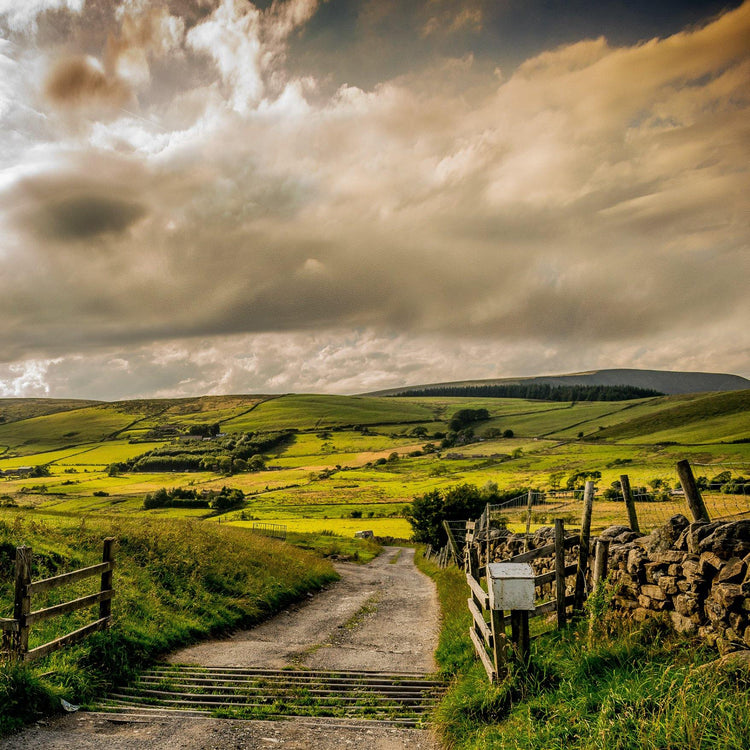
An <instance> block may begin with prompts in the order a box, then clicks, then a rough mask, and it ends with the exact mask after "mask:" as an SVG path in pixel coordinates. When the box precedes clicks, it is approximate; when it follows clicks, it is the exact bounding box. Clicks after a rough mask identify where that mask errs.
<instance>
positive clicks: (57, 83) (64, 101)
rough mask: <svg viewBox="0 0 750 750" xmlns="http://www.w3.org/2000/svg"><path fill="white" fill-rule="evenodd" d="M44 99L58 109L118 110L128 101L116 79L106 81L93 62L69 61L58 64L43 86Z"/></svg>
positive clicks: (69, 59) (82, 60) (123, 89)
mask: <svg viewBox="0 0 750 750" xmlns="http://www.w3.org/2000/svg"><path fill="white" fill-rule="evenodd" d="M45 94H46V95H47V98H48V99H49V100H50V101H51V102H52V103H53V104H55V105H57V106H60V107H82V106H84V107H85V106H92V105H94V106H112V107H120V106H122V105H123V104H125V102H126V101H127V100H128V98H129V97H130V92H129V91H128V88H127V87H126V86H125V85H123V83H122V82H121V81H119V80H118V79H116V78H115V79H113V78H109V77H107V75H106V74H105V73H104V70H102V68H101V67H100V66H99V65H98V64H97V62H96V61H95V60H92V59H91V58H89V57H71V58H67V59H64V60H60V61H59V62H58V63H57V64H56V65H55V67H54V68H53V69H52V71H51V72H50V75H49V78H48V79H47V81H46V85H45Z"/></svg>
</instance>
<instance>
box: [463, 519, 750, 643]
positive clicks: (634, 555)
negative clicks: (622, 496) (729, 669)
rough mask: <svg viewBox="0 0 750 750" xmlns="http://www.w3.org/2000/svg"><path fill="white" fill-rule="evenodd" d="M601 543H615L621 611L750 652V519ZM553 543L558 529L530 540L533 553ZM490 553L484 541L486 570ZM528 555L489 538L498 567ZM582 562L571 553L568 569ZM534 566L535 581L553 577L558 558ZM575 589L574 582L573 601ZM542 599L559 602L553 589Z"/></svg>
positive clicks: (500, 538)
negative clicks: (658, 616) (659, 618)
mask: <svg viewBox="0 0 750 750" xmlns="http://www.w3.org/2000/svg"><path fill="white" fill-rule="evenodd" d="M571 531H572V530H571ZM599 538H601V539H607V540H609V542H610V549H609V582H610V586H611V588H612V590H613V592H614V596H613V603H614V606H615V608H616V609H618V610H620V611H622V612H626V613H628V614H629V615H630V616H632V617H633V618H635V619H636V620H644V619H646V618H647V617H650V616H652V615H654V614H655V613H664V615H666V616H668V617H669V618H670V619H671V621H672V624H673V625H674V627H675V629H676V630H678V631H680V632H683V633H688V634H693V633H695V634H697V635H699V636H700V637H701V638H703V639H704V640H705V641H707V642H709V643H710V644H711V645H716V646H717V647H718V648H719V650H720V651H721V652H722V653H729V652H731V651H738V650H742V649H750V520H744V521H733V522H727V521H716V522H711V523H707V522H698V523H690V522H689V521H688V519H687V518H685V516H682V515H678V516H674V517H673V518H671V519H670V520H669V521H668V522H667V523H666V524H665V525H664V526H662V527H660V528H658V529H656V530H655V531H653V532H652V533H651V534H649V535H647V536H641V535H640V534H637V533H635V532H633V531H631V530H630V529H629V528H628V527H626V526H611V527H610V528H608V529H606V530H605V531H604V532H602V534H601V535H600V537H599ZM552 541H554V529H553V528H551V527H543V528H541V529H539V530H538V531H536V532H535V534H534V535H533V536H532V537H531V538H530V539H529V544H528V548H529V549H538V548H539V547H543V546H545V545H547V544H549V543H551V542H552ZM594 543H595V539H594V540H592V550H591V555H590V556H589V571H588V574H587V580H588V584H589V586H590V585H591V565H593V557H594V554H593V553H594ZM486 549H487V545H486V538H485V539H482V538H481V536H480V538H479V539H478V540H477V542H476V543H475V545H474V554H476V555H477V558H478V562H479V564H480V565H484V563H485V561H486ZM524 551H525V537H524V535H523V534H509V533H508V532H503V531H498V530H492V531H491V532H490V560H491V561H496V562H502V561H503V560H508V559H509V558H511V557H513V556H514V555H518V554H520V553H521V552H524ZM577 559H578V548H577V547H574V548H572V549H570V550H567V551H566V555H565V561H566V564H570V563H572V562H576V561H577ZM531 565H532V567H533V568H534V573H535V574H536V575H541V574H542V573H548V572H550V571H552V570H554V557H553V556H552V555H550V556H545V557H540V558H537V559H536V560H534V561H533V562H532V563H531ZM573 582H574V579H573V578H569V579H568V584H569V585H568V591H567V593H569V594H570V593H572V586H573ZM538 594H539V595H540V596H541V597H542V598H549V597H553V596H554V583H551V584H548V585H547V586H545V587H544V589H542V590H541V591H539V592H538Z"/></svg>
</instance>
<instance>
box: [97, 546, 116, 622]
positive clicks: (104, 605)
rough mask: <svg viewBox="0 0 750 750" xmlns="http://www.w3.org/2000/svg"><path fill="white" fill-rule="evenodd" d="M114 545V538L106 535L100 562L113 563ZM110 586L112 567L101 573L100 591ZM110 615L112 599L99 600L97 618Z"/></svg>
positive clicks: (108, 588) (106, 589)
mask: <svg viewBox="0 0 750 750" xmlns="http://www.w3.org/2000/svg"><path fill="white" fill-rule="evenodd" d="M114 547H115V539H114V537H111V536H108V537H107V538H106V539H105V540H104V551H103V553H102V562H105V563H107V562H108V563H112V565H114V562H115V555H114ZM111 588H112V569H111V568H110V570H107V571H105V572H104V573H102V582H101V589H100V590H101V591H109V590H110V589H111ZM111 616H112V600H111V599H104V600H103V601H101V602H99V619H100V620H101V619H102V618H103V617H107V618H109V617H111Z"/></svg>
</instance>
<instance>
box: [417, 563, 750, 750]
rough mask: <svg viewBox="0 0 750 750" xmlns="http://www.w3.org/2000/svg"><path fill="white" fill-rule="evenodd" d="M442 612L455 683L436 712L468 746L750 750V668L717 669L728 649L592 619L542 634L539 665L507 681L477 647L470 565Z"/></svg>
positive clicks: (654, 625) (454, 740) (445, 665)
mask: <svg viewBox="0 0 750 750" xmlns="http://www.w3.org/2000/svg"><path fill="white" fill-rule="evenodd" d="M417 562H418V565H419V566H420V568H421V569H422V570H424V571H425V572H426V573H427V574H428V575H430V576H432V577H433V578H434V579H435V582H436V584H437V587H438V595H439V598H440V604H441V610H442V629H441V635H440V644H439V647H438V650H437V653H436V657H437V659H438V663H439V665H440V669H441V671H442V672H443V674H444V675H446V676H448V677H452V678H453V682H452V686H451V689H450V690H449V692H448V694H447V696H446V698H445V699H444V700H443V701H442V703H441V705H440V706H439V707H438V709H437V711H436V717H435V718H436V724H437V729H438V732H439V734H440V735H441V739H442V740H443V742H444V743H445V746H446V747H448V748H455V749H456V750H459V749H460V750H486V749H487V748H493V749H497V750H502V749H506V750H517V749H518V750H521V749H526V750H599V748H607V750H641V749H643V750H657V749H659V750H663V749H664V748H680V749H681V750H740V749H741V748H746V747H748V746H750V691H748V688H750V670H747V669H745V670H737V669H732V668H718V667H716V668H714V667H709V668H705V667H703V665H704V664H705V663H707V662H708V661H710V660H712V659H714V658H715V657H716V654H715V653H713V652H711V651H710V650H708V649H707V648H704V647H700V646H698V644H697V643H696V642H692V641H689V640H685V639H683V638H681V637H678V636H676V635H674V634H673V633H671V632H669V630H668V628H666V627H663V626H662V625H660V624H659V623H658V622H653V621H652V622H649V623H646V624H644V625H642V626H640V627H639V628H633V629H629V628H627V627H622V626H620V627H616V626H613V629H612V630H610V631H608V630H606V629H605V628H604V627H602V628H600V629H599V630H597V631H595V634H594V637H593V638H592V639H589V637H588V626H587V623H585V622H582V623H581V624H580V625H574V626H571V627H569V628H568V629H567V630H564V631H561V632H557V631H552V632H549V633H547V634H542V635H540V636H539V638H537V639H535V640H534V641H533V642H532V656H531V664H530V666H529V667H528V669H520V668H514V669H512V670H511V672H510V674H509V675H508V677H507V678H506V679H505V680H504V681H503V682H502V683H501V684H499V685H497V686H492V685H490V684H489V683H488V681H487V676H486V674H485V672H484V668H483V667H482V666H481V665H480V664H479V663H478V662H477V660H476V658H475V657H474V655H473V649H472V645H471V642H470V640H469V638H468V635H467V632H468V629H469V623H470V618H469V613H468V609H467V607H466V595H467V587H466V584H465V580H464V575H463V572H462V571H460V570H458V569H457V568H447V569H445V570H439V569H438V568H437V567H436V566H435V565H434V564H432V563H430V562H429V561H425V560H424V559H422V558H421V557H420V556H419V555H418V556H417Z"/></svg>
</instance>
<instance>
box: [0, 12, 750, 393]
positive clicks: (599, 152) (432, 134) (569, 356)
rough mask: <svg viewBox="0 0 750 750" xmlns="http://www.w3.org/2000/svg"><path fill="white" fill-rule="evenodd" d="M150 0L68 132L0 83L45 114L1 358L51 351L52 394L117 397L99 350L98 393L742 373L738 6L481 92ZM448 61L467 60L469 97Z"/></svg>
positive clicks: (17, 238) (13, 166)
mask: <svg viewBox="0 0 750 750" xmlns="http://www.w3.org/2000/svg"><path fill="white" fill-rule="evenodd" d="M145 7H146V6H142V4H139V3H130V4H129V5H128V6H127V13H125V12H124V11H123V13H121V14H120V17H119V21H118V23H120V26H119V27H118V29H117V30H116V31H117V35H116V38H117V39H119V40H120V42H119V43H118V44H117V45H115V47H113V48H112V49H110V54H111V56H112V59H113V60H123V59H125V58H123V55H124V54H125V53H124V52H123V50H126V49H135V50H139V52H138V54H137V55H136V57H135V58H133V59H136V58H137V61H140V62H138V65H140V63H141V62H142V63H143V65H144V66H146V67H143V66H141V67H140V68H138V65H136V67H135V68H133V69H132V71H131V73H132V75H131V74H130V73H127V71H125V69H124V68H123V69H120V68H117V69H118V70H119V75H120V77H122V78H123V80H124V79H125V78H127V80H128V83H129V85H131V86H132V90H133V92H134V93H133V96H134V97H135V101H134V103H133V107H132V109H130V108H129V109H128V111H127V112H122V111H119V112H117V113H116V115H115V116H114V117H113V118H107V119H104V118H103V119H101V120H99V121H96V122H93V123H90V124H89V126H88V127H87V128H85V129H83V130H76V131H75V132H72V133H71V131H70V130H69V129H67V127H66V126H65V123H62V122H58V121H57V120H56V119H55V117H54V116H52V115H49V114H48V113H47V112H46V110H45V109H44V106H45V105H44V103H43V102H41V103H40V102H39V101H37V100H34V99H33V97H28V96H26V98H24V96H25V95H24V92H23V91H22V90H21V83H20V82H19V81H20V80H21V79H14V81H13V83H11V84H8V85H9V86H10V88H9V89H8V88H6V91H7V92H8V93H6V94H5V97H6V101H7V100H10V101H11V102H12V106H13V107H16V108H17V105H18V103H19V101H21V100H22V101H23V102H24V104H25V105H26V106H27V107H31V105H32V104H33V105H34V106H35V107H36V108H37V109H36V110H35V112H36V115H37V116H38V117H40V118H43V120H44V122H45V127H46V128H48V129H49V130H48V132H46V133H44V134H40V131H39V130H33V133H32V130H31V128H30V127H28V128H27V126H24V127H22V131H23V132H25V133H26V137H27V138H28V141H29V143H30V144H31V145H30V146H29V150H25V151H24V150H22V151H18V152H17V155H16V156H15V157H13V156H11V155H10V152H6V153H5V158H6V159H10V162H9V163H8V165H7V167H6V168H5V170H4V171H3V172H0V185H3V186H4V187H3V198H4V203H5V206H6V208H5V215H4V216H3V217H2V221H3V224H4V228H5V229H6V231H5V241H4V242H5V247H2V248H0V250H5V251H6V253H8V252H9V250H8V249H7V248H12V249H13V253H14V257H15V258H16V261H17V265H16V266H15V267H14V269H13V273H12V274H10V275H6V278H7V281H5V282H4V283H3V282H0V293H1V294H0V312H1V313H2V315H3V318H4V320H5V321H7V323H8V324H7V325H6V327H5V328H4V329H0V345H1V346H2V351H3V353H4V356H5V357H6V358H7V359H8V361H14V360H19V361H27V360H29V361H31V360H34V361H36V360H39V359H42V358H49V357H65V359H64V361H61V362H60V363H59V364H58V365H55V367H54V368H53V370H54V373H56V374H55V379H53V380H50V381H49V382H50V383H53V385H51V386H50V387H51V388H52V389H53V392H55V393H59V392H62V390H64V388H65V382H68V383H70V384H71V387H75V388H76V389H77V388H79V387H80V388H83V385H82V384H84V383H86V384H87V387H90V388H91V389H93V390H94V391H96V393H97V394H98V395H100V396H101V395H104V392H105V390H106V387H108V386H107V385H106V384H105V383H103V382H102V383H98V382H97V379H96V377H94V379H93V380H88V379H87V378H90V377H92V376H90V375H84V374H83V368H84V367H85V368H86V369H87V371H89V372H90V371H91V369H92V364H91V363H92V362H99V363H104V362H105V359H101V358H100V355H99V354H97V352H98V351H107V352H109V353H110V354H111V353H113V352H116V356H118V357H119V358H120V359H121V360H123V361H125V362H127V363H128V367H127V368H126V369H123V368H120V370H121V372H123V373H124V372H126V371H127V373H128V377H129V378H130V381H129V382H126V381H125V380H124V379H123V380H117V381H112V384H111V388H112V389H113V390H116V389H117V388H121V389H124V390H126V391H127V392H128V393H130V394H131V395H132V394H146V393H149V392H157V391H158V392H162V391H164V392H167V391H169V389H170V388H171V387H173V386H171V385H169V384H171V383H179V384H180V385H179V387H178V388H177V390H178V391H179V392H183V391H184V392H190V393H197V392H201V389H204V390H206V391H221V390H238V389H239V390H264V389H268V388H273V389H279V388H281V389H294V390H337V389H341V390H349V391H357V390H370V389H374V388H379V387H387V386H389V385H396V384H398V383H400V382H403V381H404V380H409V381H411V382H419V381H424V380H428V379H435V378H437V379H449V378H464V377H491V376H493V375H496V374H497V375H499V374H507V375H511V374H519V373H521V374H523V373H529V372H533V371H534V370H538V369H539V367H540V363H543V364H544V366H545V367H546V368H548V369H550V370H557V371H560V370H565V369H586V368H588V367H595V366H606V365H607V364H608V363H609V364H611V365H612V366H615V365H627V364H628V363H630V365H631V366H636V365H637V364H639V365H642V366H651V367H654V366H664V367H670V366H676V365H677V363H681V362H683V363H689V364H690V363H694V362H697V361H700V362H701V363H702V364H700V369H723V370H731V369H734V370H739V371H740V372H745V373H747V372H749V371H750V370H749V368H750V361H748V355H747V330H746V324H745V321H746V320H747V319H748V318H750V309H749V308H748V304H749V303H748V299H747V293H746V290H745V284H744V279H745V278H747V271H749V270H750V268H748V257H747V252H746V251H747V246H748V239H749V236H748V235H749V232H748V227H747V223H746V222H743V221H742V216H743V213H744V212H745V211H746V208H747V197H746V190H745V189H744V186H745V185H746V183H747V167H746V149H747V139H746V121H747V115H748V111H747V110H748V104H747V99H746V91H747V85H748V83H749V82H750V53H749V52H748V49H747V46H746V44H745V41H746V39H747V34H748V31H750V3H746V4H745V5H743V6H742V7H741V8H739V9H737V10H735V11H732V12H729V13H727V14H725V15H724V16H722V17H720V18H719V19H718V20H715V21H714V22H712V23H710V24H708V25H707V26H706V27H704V28H695V29H692V30H690V31H686V32H684V33H681V34H678V35H675V36H673V37H670V38H667V39H662V40H652V41H649V42H647V43H643V44H638V45H634V46H629V47H615V46H612V45H610V44H608V43H607V42H606V41H605V40H602V39H599V40H590V41H584V42H580V43H577V44H574V45H567V46H563V47H560V48H558V49H556V50H551V51H547V52H545V53H543V54H541V55H539V56H537V57H536V58H534V59H532V60H529V61H527V62H526V63H525V64H524V65H522V66H521V67H520V68H519V69H518V70H517V71H515V72H513V73H510V72H506V75H505V77H504V78H503V79H501V80H498V78H497V77H495V76H493V75H491V74H488V75H487V78H486V80H484V81H483V83H482V85H478V84H477V76H478V75H480V74H478V73H477V72H476V71H473V70H472V64H471V61H470V60H460V61H458V62H457V61H455V60H452V61H445V62H444V63H443V64H442V67H441V65H440V64H437V65H436V66H435V67H434V68H432V69H430V71H429V72H428V73H425V72H424V71H420V72H419V74H414V75H411V74H408V73H407V74H405V75H403V76H402V77H400V78H398V79H395V80H391V81H384V82H382V83H381V84H379V85H377V86H375V87H373V88H372V89H371V90H363V89H360V88H357V87H354V86H350V85H341V86H340V87H339V88H338V90H337V91H336V92H335V93H334V94H333V95H332V96H331V97H330V98H325V97H324V96H323V95H322V94H321V93H320V91H319V90H318V89H317V88H316V82H315V81H312V80H310V78H309V77H304V78H295V77H293V76H291V75H289V74H288V73H287V70H286V67H285V64H284V61H285V55H286V54H287V46H286V45H287V43H288V39H289V37H290V35H291V34H292V33H294V31H295V30H296V29H299V28H300V27H301V25H303V24H304V23H306V22H307V20H308V19H309V18H310V17H311V15H312V14H313V13H314V12H315V9H316V8H317V3H316V2H311V1H310V2H301V1H300V2H287V3H278V2H275V3H272V4H271V6H269V7H268V8H267V9H266V10H265V11H261V10H259V9H257V8H255V7H254V6H252V5H251V4H250V3H247V2H242V1H241V0H235V1H234V2H231V1H230V0H225V2H222V3H220V4H217V5H215V7H214V9H213V11H212V12H211V13H209V14H208V15H207V16H205V18H203V20H200V21H199V22H196V23H195V24H194V25H193V26H192V27H191V28H189V29H188V28H187V24H185V25H181V24H180V19H177V20H175V17H173V16H169V15H168V14H165V13H158V14H156V13H154V14H151V15H149V16H148V19H147V20H144V19H143V17H142V14H143V13H146V10H144V8H145ZM139 14H141V15H139ZM126 18H127V19H129V20H128V24H130V25H129V26H127V25H126V24H125V19H126ZM147 21H148V22H147ZM126 26H127V28H126ZM198 53H200V54H198ZM0 54H4V53H3V48H0ZM25 54H32V52H28V53H25ZM40 54H46V53H40ZM7 59H10V58H7ZM105 59H106V55H105V54H104V53H103V54H102V60H105ZM3 64H4V60H3V59H2V58H0V66H2V65H3ZM9 64H10V65H11V67H13V64H11V63H9ZM102 64H103V65H104V63H102ZM117 64H119V63H117ZM123 65H124V63H123ZM170 65H179V66H182V67H180V73H181V74H180V75H179V76H177V75H174V73H173V72H172V68H171V67H170ZM102 70H105V68H102ZM139 70H140V72H138V71H139ZM133 71H135V72H133ZM146 73H147V75H146ZM128 76H129V77H128ZM441 76H442V77H445V76H450V77H451V80H452V81H459V82H460V81H461V80H464V78H462V77H465V78H466V80H468V78H469V76H471V81H472V86H473V91H472V96H471V98H469V97H467V96H465V95H464V94H463V92H462V91H461V89H462V87H461V86H460V85H451V86H446V87H442V86H440V85H439V83H440V81H441V80H442V78H441ZM0 85H2V84H0ZM457 92H458V93H457ZM2 96H3V93H2V91H0V97H2ZM2 111H3V110H2V106H0V116H2V115H1V113H2ZM31 121H32V118H31V115H29V117H28V119H27V120H24V122H31ZM6 122H7V120H6ZM91 207H95V208H96V213H97V215H98V219H97V221H95V222H92V221H90V220H88V219H89V218H90V217H89V214H90V213H91V210H90V209H91ZM0 257H1V256H0ZM61 280H63V281H61ZM351 331H355V332H358V333H348V332H351ZM694 331H701V332H702V334H701V335H702V336H703V337H704V338H705V339H706V341H709V340H710V341H711V342H712V343H711V345H710V346H706V347H705V348H704V350H703V351H705V352H706V354H705V355H704V354H703V353H698V354H696V353H695V351H694V346H692V345H691V343H690V340H691V335H692V332H694ZM159 342H170V343H169V345H167V344H164V343H159ZM181 342H192V343H190V344H185V343H181ZM194 342H202V343H200V345H199V346H198V350H197V351H198V352H210V356H207V355H205V354H204V355H199V354H198V353H195V352H194V351H193V349H192V347H193V345H194ZM237 342H241V343H237ZM641 351H643V352H645V353H643V354H641V353H640V352H641ZM71 352H77V353H79V354H80V356H81V357H82V358H83V359H81V360H77V359H74V358H71V354H70V353H71ZM132 352H136V353H137V354H135V355H133V356H131V353H132ZM708 353H710V356H709V354H708ZM722 353H723V354H722ZM108 356H109V355H108ZM712 361H714V362H715V364H711V362H712ZM84 362H85V363H86V364H85V365H84ZM534 363H536V365H534ZM690 366H691V367H694V365H693V364H690ZM76 367H80V368H81V370H82V371H81V374H80V378H79V376H78V375H76V374H75V368H76ZM493 367H494V370H493ZM469 371H471V372H469ZM50 372H52V370H50ZM139 373H140V374H139ZM63 375H64V376H65V378H68V380H67V381H65V380H64V378H63ZM77 378H79V379H78V380H77ZM75 383H80V384H81V385H80V386H79V385H75ZM30 387H31V386H30ZM149 389H150V390H149ZM76 393H78V394H79V395H85V394H84V393H83V391H82V390H81V391H79V390H76Z"/></svg>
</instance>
